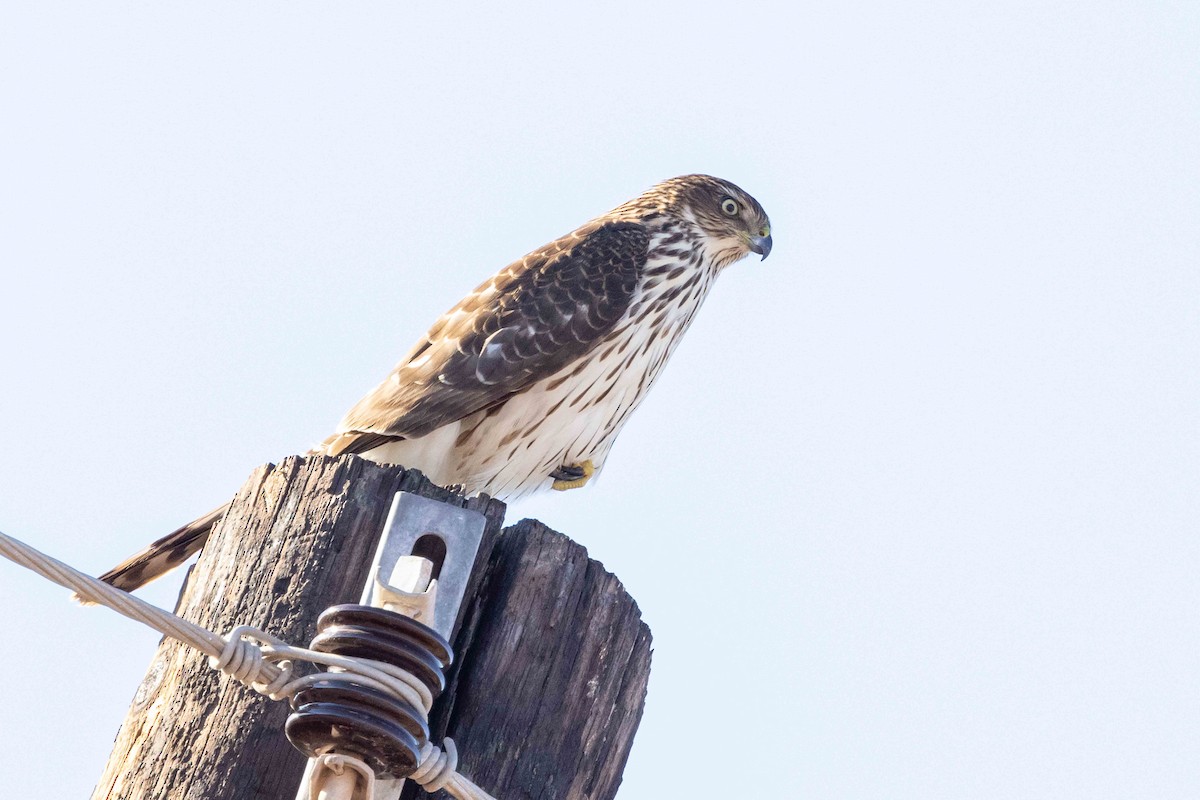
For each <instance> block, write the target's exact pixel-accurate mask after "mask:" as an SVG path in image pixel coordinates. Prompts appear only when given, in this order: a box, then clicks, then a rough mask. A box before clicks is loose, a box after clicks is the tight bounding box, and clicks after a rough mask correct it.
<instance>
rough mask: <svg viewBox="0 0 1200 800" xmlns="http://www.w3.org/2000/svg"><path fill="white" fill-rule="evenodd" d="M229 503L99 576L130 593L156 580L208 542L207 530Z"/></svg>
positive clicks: (223, 513) (178, 529) (173, 532)
mask: <svg viewBox="0 0 1200 800" xmlns="http://www.w3.org/2000/svg"><path fill="white" fill-rule="evenodd" d="M228 509H229V503H226V504H225V505H223V506H221V507H220V508H214V509H213V510H212V511H210V512H208V513H207V514H205V515H204V516H202V517H199V518H197V519H194V520H192V521H191V522H189V523H188V524H186V525H184V526H182V527H180V528H177V529H176V530H174V531H172V532H170V533H168V534H167V535H166V536H164V537H162V538H161V539H159V540H158V541H155V542H153V543H151V544H150V545H148V546H147V547H146V548H145V549H144V550H142V551H140V552H138V553H135V554H134V555H132V556H130V557H129V558H127V559H125V560H124V561H122V562H121V563H120V564H118V565H117V566H115V567H113V568H112V569H110V570H109V571H108V572H106V573H104V574H103V575H101V576H100V580H102V581H104V582H105V583H108V584H112V585H113V586H115V587H117V588H118V589H124V590H125V591H127V592H132V591H133V590H134V589H137V588H139V587H141V586H145V585H146V584H147V583H149V582H150V581H152V580H154V579H155V578H160V577H162V576H163V575H165V574H166V573H168V572H170V571H171V570H173V569H175V568H176V567H178V566H179V565H180V564H182V563H183V562H185V561H187V560H188V559H189V558H191V557H192V554H193V553H195V552H196V551H197V550H199V549H200V548H201V547H203V546H204V543H205V542H206V541H208V534H209V531H211V530H212V527H213V525H216V524H217V521H218V520H219V519H221V517H222V516H224V515H225V512H226V511H227V510H228Z"/></svg>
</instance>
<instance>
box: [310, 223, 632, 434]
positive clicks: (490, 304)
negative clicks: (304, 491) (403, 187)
mask: <svg viewBox="0 0 1200 800" xmlns="http://www.w3.org/2000/svg"><path fill="white" fill-rule="evenodd" d="M648 247H649V234H648V233H647V231H646V229H645V228H644V227H643V226H642V225H639V224H637V223H633V222H597V223H593V224H591V225H589V226H585V227H584V228H581V229H579V230H578V231H576V232H575V233H573V234H570V235H569V236H566V237H563V238H562V239H559V240H558V241H556V242H553V243H551V244H549V245H547V246H546V247H543V248H542V249H540V250H537V251H535V252H533V253H531V254H529V255H528V256H526V257H525V258H524V259H522V260H521V261H518V262H516V263H515V264H512V265H510V266H509V267H507V268H506V269H504V270H502V271H501V272H500V273H499V274H498V275H497V276H495V277H494V278H492V279H491V280H489V281H488V282H486V283H484V284H483V285H482V286H480V287H479V288H478V289H476V290H475V292H473V293H472V294H471V295H469V296H468V297H467V298H465V299H464V300H463V301H462V302H461V303H459V304H458V305H457V306H455V307H454V308H452V309H451V310H450V311H449V312H447V313H446V314H445V315H443V316H442V318H441V319H440V320H438V322H437V323H435V324H434V326H433V327H432V328H431V329H430V331H429V333H428V334H426V337H425V338H424V339H423V340H422V341H421V342H419V343H418V344H417V346H416V347H415V348H414V349H413V350H412V352H411V353H410V354H409V356H408V357H407V358H405V360H404V361H402V362H401V363H400V364H399V365H398V366H397V367H396V368H395V369H394V370H393V371H392V373H391V374H390V375H389V376H388V378H387V379H386V380H384V381H383V383H381V384H379V386H377V387H376V388H375V389H374V390H372V391H371V392H370V393H369V394H368V395H367V396H366V397H364V398H363V399H362V400H361V401H360V402H359V403H358V404H357V405H356V406H354V408H353V409H351V410H350V413H348V414H347V415H346V417H345V419H343V420H342V422H341V424H340V425H339V426H338V432H337V433H336V434H335V435H334V436H333V437H331V439H330V444H331V446H333V448H332V449H335V450H336V452H338V453H341V452H361V451H362V449H363V447H360V446H357V445H360V444H361V445H364V446H365V443H366V442H368V441H369V442H371V443H372V446H375V445H377V444H378V443H380V442H381V441H384V440H387V439H399V438H414V437H417V436H423V435H425V434H427V433H429V432H431V431H433V430H435V429H436V428H439V427H441V426H442V425H445V424H447V423H449V422H453V421H455V420H459V419H462V418H464V417H467V416H469V415H471V414H473V413H475V412H476V411H481V410H484V409H487V408H490V407H492V406H494V405H496V404H497V403H500V402H503V401H504V400H506V399H507V398H509V397H511V396H512V395H513V394H515V393H517V392H520V391H521V390H523V389H525V388H527V387H528V386H530V385H531V384H533V383H535V382H536V381H538V380H540V379H542V378H545V377H549V376H550V375H553V374H554V373H555V372H558V371H559V370H560V369H562V368H563V367H565V366H567V365H568V364H570V363H572V362H573V361H575V360H576V359H578V358H580V357H581V356H583V355H585V354H586V353H587V352H588V351H589V350H590V349H591V348H592V347H594V346H595V345H596V344H598V343H599V342H600V341H602V340H603V339H604V337H605V336H606V335H607V334H608V333H609V332H611V331H612V329H613V327H614V326H615V325H616V324H617V322H618V321H619V320H620V319H621V317H622V315H624V313H625V311H626V310H627V309H628V307H629V304H630V301H631V298H632V297H633V294H634V292H635V291H636V289H637V285H638V279H639V278H640V276H641V273H642V269H643V268H644V266H645V264H646V258H647V250H648ZM335 440H336V445H335Z"/></svg>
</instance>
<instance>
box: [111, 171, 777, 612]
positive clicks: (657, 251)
mask: <svg viewBox="0 0 1200 800" xmlns="http://www.w3.org/2000/svg"><path fill="white" fill-rule="evenodd" d="M770 252H771V225H770V222H769V221H768V219H767V214H766V212H765V211H763V208H762V206H760V205H759V204H758V201H756V200H755V199H754V198H753V197H751V196H750V195H748V194H746V193H745V192H744V191H742V190H741V189H739V188H738V187H737V186H734V185H733V184H732V183H729V182H728V181H723V180H720V179H718V178H713V177H710V176H708V175H685V176H683V177H679V178H672V179H671V180H668V181H664V182H663V183H660V184H658V185H657V186H655V187H653V188H652V189H650V190H649V191H647V192H646V193H645V194H643V195H641V196H640V197H637V198H634V199H633V200H630V201H629V202H627V203H625V204H624V205H621V206H619V207H617V208H615V209H613V210H612V211H610V212H609V213H607V214H605V215H603V216H601V217H598V218H596V219H594V220H592V221H591V222H589V223H587V224H585V225H583V226H582V227H580V228H579V229H577V230H575V231H574V232H572V233H569V234H567V235H566V236H564V237H562V238H561V239H558V240H556V241H553V242H551V243H550V244H548V245H546V246H545V247H541V248H539V249H537V250H534V251H533V252H532V253H530V254H529V255H527V256H525V257H524V258H522V259H521V260H520V261H517V262H515V263H513V264H510V265H509V266H507V267H505V268H504V269H502V270H500V272H499V273H498V274H496V275H495V276H494V277H492V278H491V279H489V280H488V281H487V282H485V283H484V284H483V285H482V286H480V287H479V288H478V289H476V290H475V291H474V292H472V293H471V294H469V295H467V297H466V298H464V299H463V300H462V302H460V303H459V304H458V305H456V306H455V307H454V308H452V309H450V311H448V312H447V313H446V314H444V315H443V316H442V318H441V319H439V320H438V321H437V322H435V323H434V325H433V327H432V328H430V329H429V332H428V333H427V334H425V336H424V337H423V338H422V339H421V340H420V341H419V342H418V343H417V346H416V347H414V348H413V350H412V352H410V353H409V354H408V355H407V356H405V357H404V359H403V360H402V361H401V362H400V364H399V365H398V366H397V367H396V368H395V369H394V370H392V373H391V374H390V375H388V377H387V378H386V379H385V380H384V381H383V383H381V384H379V385H378V386H377V387H375V388H374V389H373V390H371V392H369V393H368V394H367V396H366V397H364V398H363V399H362V400H361V401H359V403H358V404H357V405H356V406H354V408H352V409H350V413H348V414H347V415H346V417H345V419H343V420H342V422H341V424H340V425H338V428H337V432H336V433H334V434H333V435H332V436H330V437H329V438H328V439H326V440H325V441H324V442H322V443H321V445H320V446H319V447H317V448H316V449H315V450H314V451H313V452H314V453H323V454H327V455H341V454H343V453H357V454H358V455H361V456H363V457H364V458H368V459H371V460H372V461H378V462H381V463H389V464H403V465H404V466H408V467H414V468H416V469H419V470H421V471H422V472H424V473H425V474H426V475H427V476H428V477H429V478H430V479H431V480H432V481H434V482H435V483H438V484H442V485H451V484H457V485H459V486H461V487H462V488H463V490H464V491H465V492H467V493H469V494H470V493H476V492H487V493H488V494H491V495H493V496H495V497H499V498H502V499H508V500H511V499H514V498H517V497H521V496H523V495H526V494H529V493H530V492H533V491H536V490H539V489H543V488H551V487H552V488H555V489H573V488H576V487H578V486H582V485H583V484H585V483H586V482H587V481H588V479H589V478H591V476H592V475H593V474H595V473H596V472H597V471H599V470H600V469H601V468H602V467H603V466H604V460H605V458H606V457H607V455H608V451H609V448H610V447H612V443H613V441H614V440H615V439H616V437H617V434H618V433H619V432H620V430H621V426H622V425H624V424H625V420H627V419H628V418H629V415H630V413H632V411H633V410H634V409H635V408H637V406H638V404H639V403H640V402H641V401H642V398H644V397H645V396H646V392H647V391H648V390H649V389H650V386H651V384H653V383H654V379H655V378H656V377H657V376H658V373H659V372H660V371H661V370H662V368H663V365H664V364H665V363H666V361H667V358H668V357H669V356H670V355H671V353H672V351H673V350H674V349H675V346H676V345H677V344H679V340H680V338H681V337H682V336H683V334H684V331H686V330H687V329H688V326H689V325H690V324H691V322H692V318H693V317H694V316H695V314H696V310H697V309H699V308H700V304H701V303H702V302H703V301H704V298H705V296H706V295H707V294H708V290H709V289H710V288H711V287H712V284H713V281H714V280H715V279H716V277H717V275H718V274H719V273H720V272H721V270H722V269H724V268H725V267H727V266H729V265H730V264H732V263H733V262H735V261H737V260H738V259H740V258H742V257H743V256H745V255H748V254H749V253H757V254H759V255H761V256H762V257H763V258H766V257H767V255H768V254H769V253H770ZM225 508H226V507H225V506H223V507H221V508H219V509H216V510H215V511H213V512H211V513H209V514H207V515H205V516H204V517H201V518H200V519H198V520H196V521H195V522H192V523H189V524H188V525H185V526H184V527H182V528H180V529H179V530H177V531H175V532H174V533H171V534H169V535H168V536H165V537H164V538H162V539H160V540H158V541H157V542H155V543H154V544H152V545H150V546H149V547H148V548H146V549H145V550H143V551H142V552H140V553H138V554H137V555H135V556H133V557H132V558H130V559H128V560H127V561H125V563H123V564H121V565H120V566H118V567H116V568H115V569H113V570H110V571H109V572H107V573H105V574H104V575H102V576H101V578H102V579H103V580H105V581H108V582H109V583H111V584H113V585H114V586H117V587H120V588H122V589H126V590H132V589H135V588H137V587H138V586H141V585H142V584H144V583H146V582H148V581H150V580H153V579H154V578H156V577H158V576H159V575H161V574H163V573H164V572H167V571H168V570H170V569H173V568H174V567H176V566H178V565H179V564H181V563H183V562H184V561H186V560H187V558H188V557H189V556H190V555H191V554H192V553H194V552H196V550H198V549H199V548H200V547H201V546H202V545H203V544H204V540H205V539H206V538H207V536H208V531H209V529H210V528H211V527H212V525H213V524H214V523H215V522H216V521H217V520H218V519H219V518H220V517H221V515H222V514H223V513H224V511H225Z"/></svg>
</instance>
